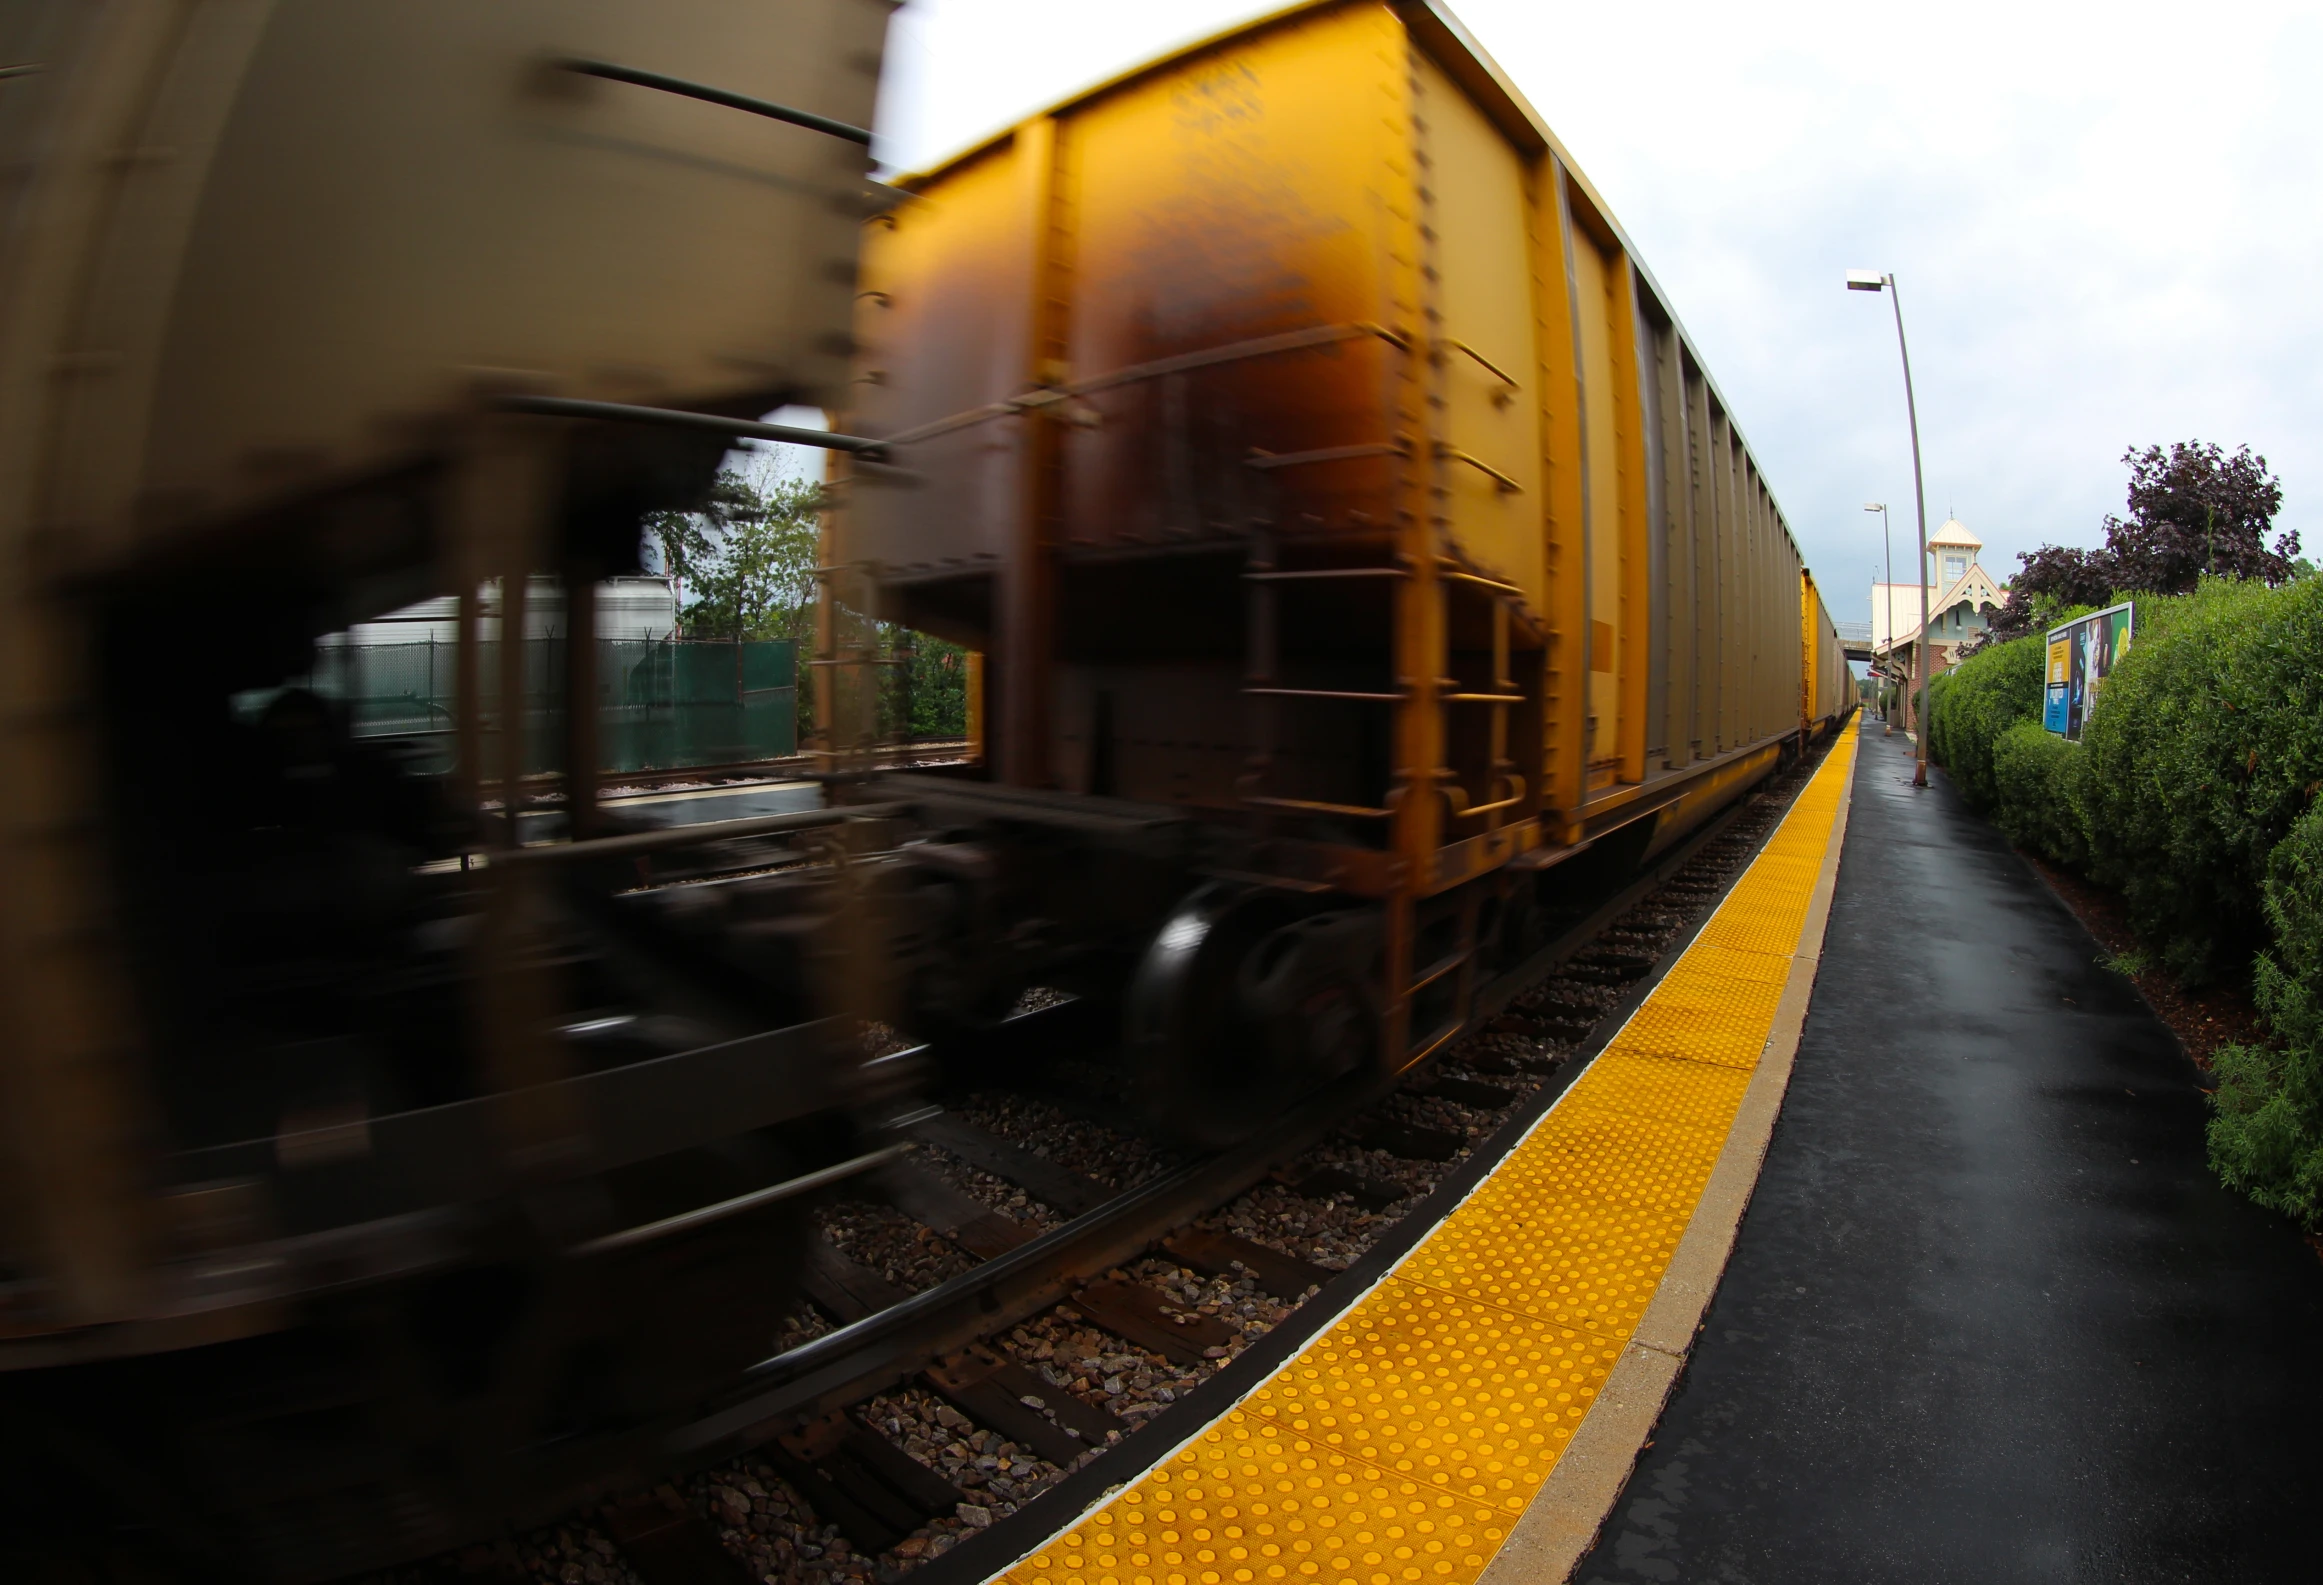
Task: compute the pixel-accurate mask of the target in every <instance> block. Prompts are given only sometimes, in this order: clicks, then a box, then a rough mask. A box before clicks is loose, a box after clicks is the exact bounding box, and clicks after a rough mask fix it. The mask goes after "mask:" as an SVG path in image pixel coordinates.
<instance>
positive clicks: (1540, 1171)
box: [1003, 725, 1855, 1585]
mask: <svg viewBox="0 0 2323 1585" xmlns="http://www.w3.org/2000/svg"><path fill="white" fill-rule="evenodd" d="M1854 756H1855V729H1854V727H1853V726H1852V725H1850V726H1849V727H1848V728H1847V730H1846V731H1845V732H1844V733H1843V735H1842V736H1841V738H1840V741H1839V742H1838V743H1837V744H1836V745H1835V746H1834V747H1833V749H1832V752H1831V753H1830V755H1829V756H1828V757H1827V758H1826V759H1825V761H1824V763H1823V765H1822V767H1821V768H1820V769H1819V770H1818V771H1817V772H1816V774H1815V777H1814V779H1813V780H1812V781H1810V782H1809V783H1808V785H1807V787H1806V789H1805V791H1803V792H1802V793H1801V794H1800V795H1799V797H1798V799H1797V800H1796V802H1795V803H1794V804H1793V806H1792V808H1791V811H1790V813H1789V815H1788V816H1787V817H1786V818H1785V819H1784V821H1783V823H1782V826H1781V827H1780V829H1778V830H1777V831H1776V833H1775V835H1774V836H1773V838H1772V839H1771V840H1770V841H1769V842H1768V843H1767V845H1766V847H1765V849H1764V850H1763V851H1762V852H1761V853H1760V854H1759V856H1758V858H1757V860H1756V861H1755V862H1754V863H1753V864H1752V865H1751V867H1750V868H1749V870H1748V871H1746V872H1745V873H1744V875H1743V876H1742V878H1741V880H1740V881H1738V882H1737V883H1736V884H1735V886H1734V888H1733V889H1732V891H1731V892H1729V894H1728V895H1727V897H1726V899H1725V901H1724V902H1723V903H1721V904H1720V906H1719V908H1718V911H1717V912H1716V913H1715V914H1714V915H1712V917H1711V920H1710V922H1709V924H1708V925H1707V926H1706V927H1705V928H1704V929H1703V930H1702V932H1701V933H1700V935H1698V936H1697V937H1696V939H1695V941H1694V942H1693V944H1692V945H1691V946H1689V947H1688V948H1687V950H1686V952H1685V954H1684V955H1683V956H1682V957H1680V958H1679V960H1678V961H1677V963H1676V964H1675V965H1673V966H1672V968H1671V969H1670V972H1669V973H1668V974H1667V975H1666V976H1665V977H1664V978H1663V979H1662V981H1661V983H1660V984H1659V985H1657V986H1656V987H1655V988H1654V990H1653V993H1652V994H1651V995H1650V996H1649V997H1647V999H1646V1001H1645V1003H1644V1005H1643V1006H1641V1007H1640V1008H1639V1009H1638V1010H1637V1012H1636V1013H1635V1015H1633V1016H1632V1017H1631V1018H1630V1020H1629V1021H1628V1023H1626V1024H1625V1025H1624V1026H1623V1027H1622V1029H1621V1030H1620V1032H1619V1033H1618V1034H1616V1035H1615V1036H1614V1038H1613V1039H1612V1041H1611V1042H1610V1043H1608V1044H1607V1046H1606V1047H1605V1049H1604V1051H1603V1052H1602V1053H1601V1054H1600V1055H1599V1056H1598V1058H1597V1060H1596V1061H1595V1062H1593V1063H1591V1064H1590V1066H1589V1068H1588V1070H1587V1071H1586V1072H1585V1073H1583V1074H1582V1076H1581V1078H1580V1079H1579V1081H1578V1082H1576V1083H1575V1084H1574V1085H1573V1087H1572V1088H1571V1089H1570V1090H1569V1091H1567V1092H1566V1094H1565V1095H1564V1096H1563V1097H1562V1098H1561V1099H1560V1100H1559V1101H1558V1103H1557V1105H1556V1106H1555V1108H1554V1109H1553V1110H1551V1111H1550V1112H1549V1113H1548V1114H1547V1115H1546V1116H1544V1117H1543V1118H1542V1119H1541V1121H1540V1122H1539V1123H1538V1124H1536V1125H1535V1126H1534V1128H1533V1129H1532V1131H1531V1132H1530V1133H1529V1134H1528V1135H1527V1136H1526V1137H1525V1139H1524V1140H1523V1142H1522V1143H1520V1144H1519V1145H1518V1146H1517V1147H1516V1148H1515V1149H1514V1150H1513V1151H1511V1152H1510V1153H1509V1155H1508V1156H1507V1158H1506V1159H1505V1160H1503V1161H1502V1162H1501V1163H1500V1165H1499V1166H1498V1167H1496V1168H1495V1169H1494V1170H1493V1172H1492V1173H1491V1175H1490V1176H1489V1177H1487V1178H1485V1179H1484V1181H1483V1182H1482V1183H1480V1184H1479V1185H1478V1186H1477V1188H1476V1189H1475V1191H1474V1192H1473V1193H1472V1194H1470V1195H1469V1197H1468V1198H1467V1199H1466V1200H1464V1201H1463V1202H1462V1203H1461V1204H1460V1205H1459V1207H1458V1208H1457V1209H1455V1210H1454V1211H1453V1212H1452V1214H1451V1215H1450V1216H1448V1217H1446V1218H1445V1220H1444V1221H1443V1222H1442V1224H1440V1225H1439V1226H1438V1227H1437V1228H1436V1229H1435V1231H1434V1232H1432V1233H1431V1234H1429V1235H1428V1237H1427V1239H1426V1240H1425V1241H1424V1242H1422V1243H1421V1244H1420V1245H1419V1246H1418V1247H1417V1248H1416V1249H1414V1250H1413V1251H1412V1253H1411V1254H1410V1255H1409V1256H1407V1257H1406V1258H1405V1259H1404V1261H1403V1262H1402V1263H1401V1265H1400V1266H1399V1267H1398V1268H1397V1269H1396V1270H1395V1271H1394V1272H1393V1273H1392V1274H1391V1275H1389V1276H1388V1277H1386V1278H1384V1279H1383V1280H1382V1281H1381V1282H1380V1283H1379V1285H1378V1286H1377V1287H1375V1288H1373V1289H1372V1290H1371V1291H1370V1292H1369V1293H1368V1294H1366V1295H1365V1296H1364V1297H1363V1298H1362V1299H1360V1300H1358V1301H1357V1302H1356V1303H1355V1304H1354V1305H1353V1306H1352V1307H1351V1308H1350V1309H1349V1310H1348V1311H1347V1313H1346V1314H1345V1315H1343V1316H1341V1317H1340V1318H1339V1320H1338V1321H1337V1322H1335V1323H1334V1324H1333V1325H1331V1326H1330V1327H1329V1328H1328V1329H1327V1330H1326V1331H1324V1332H1323V1333H1322V1334H1321V1335H1319V1336H1318V1337H1317V1338H1316V1339H1315V1340H1314V1341H1313V1342H1312V1343H1311V1344H1309V1345H1308V1347H1307V1348H1306V1350H1305V1351H1304V1352H1303V1353H1301V1354H1300V1355H1299V1356H1298V1357H1297V1358H1296V1359H1294V1360H1292V1361H1291V1362H1290V1363H1289V1364H1288V1365H1286V1366H1285V1367H1284V1368H1283V1369H1282V1370H1281V1371H1280V1372H1279V1373H1278V1374H1276V1375H1275V1376H1274V1377H1273V1378H1272V1379H1271V1380H1269V1381H1267V1382H1266V1383H1265V1384H1263V1385H1262V1386H1260V1387H1259V1388H1258V1389H1257V1390H1256V1391H1255V1392H1253V1393H1252V1394H1251V1395H1250V1396H1249V1397H1247V1398H1245V1399H1244V1400H1243V1401H1242V1402H1241V1404H1240V1405H1239V1406H1237V1407H1236V1408H1235V1409H1233V1410H1232V1411H1231V1412H1229V1413H1228V1414H1227V1415H1226V1417H1225V1418H1224V1419H1222V1420H1220V1421H1218V1422H1216V1423H1215V1424H1213V1425H1212V1426H1211V1427H1210V1428H1209V1429H1207V1430H1205V1431H1203V1432H1202V1433H1201V1434H1199V1435H1198V1436H1196V1437H1195V1438H1194V1439H1193V1440H1192V1441H1190V1442H1188V1443H1187V1444H1186V1445H1185V1446H1183V1447H1181V1448H1179V1449H1178V1450H1177V1451H1175V1452H1174V1453H1172V1454H1170V1455H1169V1456H1168V1457H1166V1458H1165V1459H1164V1460H1163V1461H1162V1462H1161V1463H1160V1464H1158V1465H1157V1466H1155V1467H1154V1468H1153V1469H1151V1470H1149V1471H1148V1472H1147V1473H1146V1474H1145V1475H1144V1476H1142V1477H1141V1478H1140V1479H1138V1480H1136V1481H1134V1482H1132V1483H1131V1484H1129V1485H1128V1486H1126V1487H1125V1488H1123V1489H1122V1490H1121V1491H1120V1492H1119V1493H1117V1494H1116V1495H1115V1496H1114V1497H1113V1498H1112V1500H1111V1501H1109V1502H1108V1503H1106V1504H1105V1505H1104V1506H1102V1507H1099V1508H1096V1509H1094V1510H1092V1511H1090V1512H1089V1513H1087V1514H1084V1515H1083V1516H1082V1518H1081V1520H1080V1521H1079V1523H1077V1524H1076V1525H1075V1526H1074V1527H1073V1528H1072V1529H1071V1530H1069V1531H1067V1532H1066V1533H1065V1534H1063V1535H1061V1536H1059V1537H1057V1538H1056V1539H1055V1540H1053V1541H1051V1542H1049V1543H1048V1544H1047V1545H1045V1546H1044V1547H1042V1548H1041V1549H1040V1551H1038V1552H1037V1553H1035V1554H1034V1555H1032V1556H1030V1557H1028V1558H1025V1559H1024V1560H1022V1561H1021V1562H1019V1563H1018V1564H1017V1565H1016V1566H1015V1567H1014V1568H1012V1569H1009V1570H1008V1571H1007V1572H1006V1574H1005V1575H1004V1576H1003V1577H1004V1578H1005V1579H1007V1580H1009V1581H1014V1582H1023V1585H1032V1582H1034V1581H1068V1580H1069V1581H1074V1582H1086V1585H1241V1582H1244V1581H1264V1580H1300V1579H1318V1580H1338V1581H1349V1582H1360V1585H1403V1582H1408V1581H1455V1582H1463V1585H1464V1582H1468V1581H1473V1580H1475V1579H1476V1578H1477V1577H1478V1575H1480V1574H1481V1573H1482V1572H1483V1571H1484V1569H1485V1568H1486V1566H1487V1565H1488V1564H1489V1563H1490V1562H1491V1561H1492V1558H1493V1556H1494V1554H1495V1553H1497V1552H1498V1551H1499V1550H1500V1547H1501V1545H1502V1543H1503V1542H1504V1541H1505V1540H1507V1538H1508V1535H1509V1531H1510V1529H1511V1527H1512V1526H1513V1525H1514V1524H1515V1523H1516V1521H1517V1519H1518V1517H1519V1516H1520V1515H1521V1514H1522V1513H1523V1512H1524V1510H1525V1507H1526V1505H1527V1504H1528V1503H1529V1502H1530V1501H1531V1500H1532V1498H1533V1496H1534V1494H1535V1493H1536V1492H1538V1491H1539V1490H1540V1488H1541V1485H1542V1483H1543V1482H1544V1481H1545V1480H1547V1478H1548V1476H1549V1474H1550V1472H1551V1470H1553V1469H1554V1468H1555V1466H1556V1463H1557V1460H1558V1458H1559V1457H1560V1456H1561V1455H1562V1454H1563V1453H1564V1451H1565V1449H1566V1448H1567V1447H1568V1446H1569V1445H1570V1444H1571V1442H1572V1439H1573V1436H1574V1434H1575V1432H1576V1431H1577V1430H1578V1429H1579V1428H1580V1425H1581V1421H1582V1418H1583V1416H1585V1415H1587V1414H1588V1412H1589V1409H1590V1405H1591V1403H1592V1402H1593V1400H1594V1399H1595V1398H1596V1397H1597V1394H1598V1392H1599V1391H1600V1389H1601V1388H1602V1387H1603V1386H1604V1385H1605V1382H1606V1377H1607V1374H1608V1372H1609V1371H1611V1370H1612V1368H1613V1367H1614V1365H1615V1363H1616V1361H1617V1360H1618V1359H1619V1358H1620V1356H1621V1354H1622V1351H1623V1349H1624V1347H1625V1346H1626V1345H1627V1344H1628V1342H1629V1339H1630V1337H1631V1335H1632V1333H1633V1332H1634V1331H1635V1330H1636V1328H1637V1325H1638V1322H1639V1319H1640V1317H1642V1316H1643V1315H1644V1314H1645V1311H1646V1307H1647V1305H1648V1304H1649V1303H1650V1302H1651V1301H1652V1299H1653V1297H1654V1294H1655V1290H1656V1289H1657V1288H1658V1287H1659V1286H1660V1284H1661V1281H1662V1276H1663V1273H1664V1270H1665V1269H1666V1268H1667V1267H1668V1265H1669V1263H1670V1259H1671V1256H1672V1254H1673V1252H1675V1251H1676V1249H1677V1247H1678V1243H1679V1240H1680V1238H1681V1237H1682V1236H1683V1235H1684V1234H1685V1232H1686V1228H1687V1224H1688V1222H1689V1221H1690V1220H1691V1219H1692V1217H1693V1215H1694V1209H1695V1205H1696V1202H1697V1201H1698V1200H1699V1199H1700V1198H1701V1196H1702V1190H1703V1186H1704V1184H1705V1182H1706V1181H1707V1180H1708V1179H1709V1176H1710V1173H1711V1169H1712V1167H1713V1166H1714V1165H1715V1164H1716V1163H1717V1161H1718V1159H1719V1155H1720V1152H1721V1150H1722V1149H1723V1148H1724V1146H1725V1144H1726V1139H1727V1134H1728V1131H1729V1129H1730V1128H1732V1126H1733V1124H1734V1120H1735V1113H1736V1109H1737V1107H1738V1106H1739V1105H1740V1103H1741V1100H1742V1095H1743V1090H1744V1088H1745V1086H1746V1085H1747V1084H1748V1083H1749V1081H1750V1078H1751V1073H1752V1070H1753V1069H1754V1068H1755V1067H1756V1066H1757V1063H1758V1059H1759V1054H1760V1052H1761V1051H1762V1050H1764V1049H1765V1047H1766V1045H1767V1043H1768V1036H1769V1033H1770V1031H1771V1030H1772V1029H1773V1028H1774V1024H1775V1015H1776V1004H1777V1002H1778V1001H1779V1000H1780V998H1781V996H1782V993H1783V988H1784V985H1785V983H1786V982H1787V981H1788V979H1789V978H1790V974H1791V969H1792V966H1793V959H1794V956H1796V955H1798V954H1800V953H1801V952H1802V951H1804V952H1805V953H1807V954H1809V955H1815V954H1818V953H1819V950H1820V941H1819V939H1818V940H1817V941H1813V942H1807V941H1803V940H1802V931H1803V927H1804V926H1805V925H1806V924H1807V922H1808V917H1809V913H1810V908H1809V904H1810V898H1811V895H1812V893H1813V892H1814V889H1815V886H1816V882H1817V879H1818V877H1819V876H1820V875H1821V874H1822V873H1823V872H1824V868H1825V866H1824V860H1825V858H1826V856H1827V853H1828V850H1829V848H1830V846H1831V844H1832V842H1833V840H1834V836H1835V831H1834V824H1835V817H1836V815H1837V813H1838V811H1839V805H1840V801H1841V800H1842V799H1843V798H1844V797H1845V795H1846V792H1847V789H1848V786H1849V781H1850V778H1849V774H1848V773H1849V771H1850V769H1851V767H1852V765H1853V761H1854ZM1816 922H1817V925H1818V927H1819V925H1820V917H1819V916H1818V918H1817V921H1816ZM1816 934H1817V936H1818V938H1819V936H1820V929H1819V928H1818V929H1817V932H1816ZM1608 1500H1610V1498H1609V1497H1608Z"/></svg>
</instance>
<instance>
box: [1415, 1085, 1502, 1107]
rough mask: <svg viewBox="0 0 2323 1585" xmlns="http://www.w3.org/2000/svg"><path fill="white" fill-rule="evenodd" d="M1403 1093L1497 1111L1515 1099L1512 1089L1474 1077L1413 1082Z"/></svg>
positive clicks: (1455, 1104) (1456, 1104)
mask: <svg viewBox="0 0 2323 1585" xmlns="http://www.w3.org/2000/svg"><path fill="white" fill-rule="evenodd" d="M1404 1093H1405V1094H1407V1095H1420V1096H1426V1097H1427V1098H1429V1099H1431V1100H1438V1101H1450V1102H1451V1103H1452V1104H1453V1105H1454V1106H1473V1107H1476V1108H1478V1109H1479V1110H1481V1111H1487V1112H1497V1111H1499V1110H1500V1109H1501V1108H1502V1107H1504V1106H1506V1105H1507V1104H1508V1103H1509V1102H1511V1101H1513V1100H1515V1099H1516V1091H1514V1090H1511V1089H1506V1088H1504V1087H1502V1086H1501V1085H1498V1084H1484V1083H1480V1082H1479V1081H1477V1080H1475V1079H1453V1078H1439V1079H1433V1080H1430V1081H1429V1082H1428V1083H1426V1084H1415V1085H1413V1086H1411V1088H1409V1089H1408V1090H1406V1091H1405V1092H1404Z"/></svg>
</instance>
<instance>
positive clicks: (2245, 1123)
mask: <svg viewBox="0 0 2323 1585" xmlns="http://www.w3.org/2000/svg"><path fill="white" fill-rule="evenodd" d="M2266 913H2267V920H2268V922H2269V923H2270V924H2271V925H2272V926H2273V927H2274V935H2275V945H2274V948H2273V950H2272V951H2271V952H2266V953H2262V954H2261V955H2260V956H2259V960H2258V966H2257V972H2256V974H2255V976H2254V978H2255V982H2256V983H2255V986H2254V989H2255V990H2256V992H2257V998H2258V1005H2259V1011H2260V1012H2262V1013H2264V1014H2265V1015H2266V1019H2267V1023H2268V1026H2269V1027H2270V1028H2271V1029H2272V1030H2273V1031H2274V1033H2275V1035H2276V1037H2277V1038H2278V1039H2279V1040H2280V1041H2281V1042H2282V1045H2281V1046H2280V1047H2279V1048H2269V1047H2264V1046H2227V1047H2223V1048H2221V1049H2220V1050H2219V1051H2218V1052H2217V1053H2216V1054H2215V1057H2214V1060H2215V1062H2216V1064H2217V1069H2218V1080H2219V1084H2218V1094H2217V1097H2216V1099H2215V1100H2214V1102H2213V1107H2214V1112H2213V1115H2212V1117H2211V1119H2210V1164H2211V1166H2212V1167H2213V1168H2214V1169H2216V1171H2217V1173H2218V1175H2219V1176H2220V1177H2221V1178H2223V1179H2225V1180H2226V1182H2227V1183H2229V1184H2231V1185H2232V1186H2233V1187H2235V1188H2238V1189H2240V1190H2242V1191H2243V1192H2244V1193H2245V1194H2248V1195H2249V1196H2250V1197H2251V1198H2252V1199H2254V1200H2256V1201H2258V1203H2259V1204H2261V1205H2265V1206H2271V1207H2273V1208H2274V1209H2275V1210H2278V1211H2281V1212H2283V1213H2284V1214H2286V1215H2288V1216H2293V1217H2296V1218H2297V1219H2298V1220H2299V1221H2300V1222H2302V1223H2303V1224H2305V1225H2306V1226H2307V1227H2309V1228H2317V1227H2323V805H2318V806H2317V807H2315V808H2311V809H2309V810H2308V811H2307V812H2306V814H2304V815H2302V816H2301V817H2300V818H2299V820H2298V822H2297V823H2296V824H2294V825H2293V826H2292V827H2291V831H2290V834H2289V835H2288V836H2286V837H2285V838H2284V839H2283V840H2282V841H2281V842H2280V843H2278V844H2277V845H2276V847H2275V851H2274V854H2273V856H2272V857H2271V859H2270V860H2269V861H2268V865H2267V881H2266Z"/></svg>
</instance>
